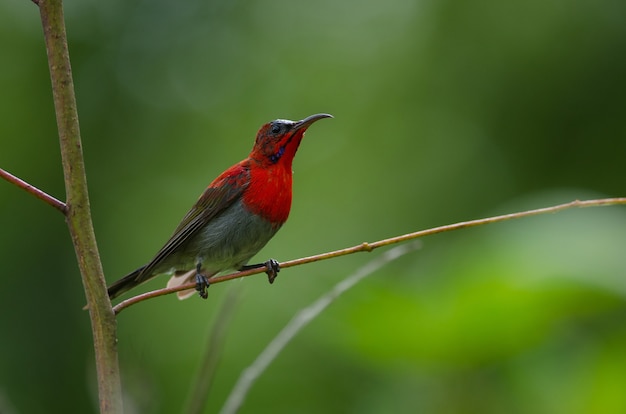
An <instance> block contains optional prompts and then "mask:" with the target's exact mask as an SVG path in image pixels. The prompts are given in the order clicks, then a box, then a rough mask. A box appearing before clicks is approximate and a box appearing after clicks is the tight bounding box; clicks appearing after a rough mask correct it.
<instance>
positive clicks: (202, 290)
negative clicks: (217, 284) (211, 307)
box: [196, 272, 211, 299]
mask: <svg viewBox="0 0 626 414" xmlns="http://www.w3.org/2000/svg"><path fill="white" fill-rule="evenodd" d="M209 286H211V283H209V278H208V277H206V276H205V275H203V274H202V273H200V272H198V273H196V290H197V291H198V295H200V297H201V298H202V299H206V298H208V297H209V294H208V293H207V291H206V290H207V288H208V287H209Z"/></svg>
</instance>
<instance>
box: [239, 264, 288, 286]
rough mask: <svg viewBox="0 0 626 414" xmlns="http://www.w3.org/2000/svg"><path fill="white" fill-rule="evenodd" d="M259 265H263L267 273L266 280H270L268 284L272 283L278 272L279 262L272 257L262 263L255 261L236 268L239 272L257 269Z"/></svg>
mask: <svg viewBox="0 0 626 414" xmlns="http://www.w3.org/2000/svg"><path fill="white" fill-rule="evenodd" d="M260 267H265V273H267V280H268V281H269V282H270V284H272V283H274V279H276V276H278V272H280V263H278V262H277V261H276V260H274V259H270V260H268V261H267V262H264V263H257V264H253V265H243V266H241V267H240V268H239V269H238V270H239V271H240V272H241V271H243V270H250V269H258V268H260Z"/></svg>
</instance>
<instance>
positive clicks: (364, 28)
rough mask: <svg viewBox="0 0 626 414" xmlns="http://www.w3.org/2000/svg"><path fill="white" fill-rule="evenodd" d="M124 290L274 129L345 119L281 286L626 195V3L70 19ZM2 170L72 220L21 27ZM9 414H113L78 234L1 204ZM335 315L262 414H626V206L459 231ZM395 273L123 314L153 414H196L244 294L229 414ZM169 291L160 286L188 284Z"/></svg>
mask: <svg viewBox="0 0 626 414" xmlns="http://www.w3.org/2000/svg"><path fill="white" fill-rule="evenodd" d="M65 7H66V20H67V30H68V34H69V40H70V53H71V58H72V63H73V73H74V78H75V86H76V92H77V98H78V105H79V115H80V122H81V129H82V137H83V143H84V152H85V158H86V166H87V172H88V180H89V184H90V194H91V201H92V209H93V217H94V223H95V231H96V235H97V237H98V243H99V247H100V253H101V256H102V260H103V265H104V269H105V272H106V277H107V280H108V281H109V282H111V281H114V280H116V279H117V278H119V277H121V276H123V275H124V274H126V273H127V272H129V271H130V270H133V269H134V268H136V267H137V266H139V265H141V264H143V263H144V262H146V261H147V260H148V259H150V258H151V256H152V255H153V254H154V253H155V252H156V250H157V249H158V248H159V247H160V246H161V245H162V243H163V242H164V241H165V240H166V239H167V238H168V237H169V235H170V234H171V232H172V230H173V229H174V227H175V226H176V224H177V223H178V220H179V219H180V218H181V217H182V216H183V215H184V214H185V212H186V211H187V209H188V208H189V207H190V206H191V204H192V203H193V202H194V201H195V199H196V197H197V196H198V195H199V194H200V192H201V191H202V190H203V188H204V186H205V185H206V184H207V183H208V182H209V181H210V180H212V179H213V178H214V177H215V176H216V175H217V174H218V173H220V172H221V171H222V170H224V169H225V168H227V167H228V166H230V165H231V164H233V163H234V162H237V161H239V160H240V159H242V158H244V157H245V156H246V154H247V153H248V151H249V150H250V148H251V146H252V142H253V139H254V134H255V132H256V130H257V129H258V127H259V126H260V125H261V124H263V123H265V122H267V121H269V120H272V119H275V118H288V119H300V118H302V117H304V116H307V115H310V114H312V113H316V112H328V113H331V114H333V115H334V116H335V118H334V119H332V120H324V121H322V122H319V123H316V124H315V125H314V126H313V127H312V128H311V129H310V130H309V133H308V134H307V137H306V139H305V141H304V142H303V143H302V145H301V148H300V151H299V153H298V156H297V157H296V160H295V162H294V169H295V176H294V180H295V185H294V203H293V208H292V214H291V218H290V221H289V222H288V223H287V224H286V225H285V226H284V227H283V229H282V230H281V231H280V232H279V233H278V235H277V236H276V237H275V239H274V240H272V241H271V242H270V243H269V245H268V246H267V247H266V248H265V249H264V250H263V251H262V252H261V253H260V254H259V257H258V259H259V260H266V259H267V258H269V257H273V258H276V259H278V260H280V261H285V260H289V259H294V258H298V257H302V256H307V255H312V254H316V253H321V252H324V251H328V250H332V249H336V248H342V247H347V246H351V245H355V244H358V243H361V242H363V241H375V240H377V239H381V238H386V237H391V236H394V235H399V234H402V233H406V232H412V231H416V230H420V229H426V228H429V227H433V226H437V225H443V224H449V223H454V222H457V221H462V220H469V219H475V218H481V217H487V216H490V215H494V214H501V213H507V212H514V211H520V210H524V209H527V208H536V207H542V206H548V205H551V204H554V203H558V202H564V201H570V200H573V199H576V198H579V199H585V198H593V197H607V196H620V195H621V196H624V195H626V184H625V183H626V180H625V178H626V126H625V125H626V122H625V120H626V118H625V117H624V114H625V113H626V24H624V16H625V15H626V3H625V2H624V1H623V0H578V1H560V0H530V1H529V0H525V1H521V0H515V1H499V0H477V1H472V2H467V1H462V0H424V1H407V0H389V1H386V2H378V1H371V0H365V1H354V0H346V1H329V0H321V1H317V2H301V1H295V2H293V1H284V0H283V1H281V0H267V1H260V2H254V1H211V0H185V1H179V2H167V1H161V0H156V1H155V0H152V1H144V0H139V1H93V0H91V1H66V5H65ZM0 49H1V50H2V56H1V57H0V59H1V61H2V64H1V65H0V90H1V91H2V93H1V97H0V142H1V145H0V166H1V167H2V168H4V169H6V170H8V171H10V172H12V173H14V174H16V175H18V176H20V177H22V178H23V179H25V180H27V181H29V182H30V183H32V184H34V185H37V186H39V187H41V188H42V189H44V190H45V191H47V192H49V193H51V194H53V195H55V196H57V197H59V198H61V199H63V198H64V187H63V182H62V170H61V163H60V154H59V149H58V139H57V138H56V125H55V118H54V112H53V104H52V98H51V91H50V81H49V74H48V68H47V62H46V56H45V49H44V43H43V37H42V32H41V24H40V21H39V15H38V10H37V8H36V6H35V5H34V4H33V3H31V2H29V1H27V0H19V1H15V0H14V1H3V2H1V3H0ZM0 235H1V236H0V265H1V270H0V275H1V276H0V309H1V312H0V412H3V413H5V412H6V413H11V412H13V413H68V412H76V413H78V412H80V413H88V412H95V411H97V402H96V398H97V397H96V393H95V382H94V378H95V373H94V364H93V350H92V344H91V331H90V326H89V320H88V315H87V313H86V312H84V311H82V310H81V307H82V306H83V304H84V294H83V291H82V286H81V282H80V277H79V274H78V271H77V266H76V259H75V256H74V253H73V249H72V246H71V243H70V239H69V237H68V234H67V230H66V227H65V223H64V221H63V218H62V217H61V216H60V214H59V213H58V212H57V211H55V210H53V209H52V208H50V207H48V206H46V205H44V204H43V203H41V202H40V201H38V200H35V199H34V198H33V197H31V196H29V195H27V194H26V193H24V192H23V191H21V190H18V189H17V188H15V187H14V186H12V185H10V184H8V183H6V182H0ZM423 242H424V245H423V248H422V249H421V250H419V251H417V252H415V253H412V254H410V255H408V256H404V257H402V258H401V259H399V260H397V261H395V262H393V263H391V264H389V265H388V266H387V267H385V268H384V269H383V270H381V271H379V272H377V273H376V274H375V275H372V276H371V277H370V278H368V279H366V280H365V281H363V282H362V283H361V284H359V285H357V286H356V287H355V288H353V289H352V290H350V291H349V292H348V293H347V294H345V295H344V296H343V297H341V298H340V299H339V300H337V301H336V302H335V303H334V304H332V305H331V306H330V307H329V308H328V309H327V310H326V311H325V312H324V313H323V314H322V315H321V316H320V317H319V318H317V319H316V320H314V321H313V323H312V324H311V325H309V326H308V327H307V328H306V329H305V330H304V331H303V332H302V333H301V334H300V335H298V336H297V337H296V338H295V340H294V341H293V342H292V343H290V344H289V346H288V347H287V348H286V349H285V351H284V352H283V353H281V354H280V356H279V357H278V359H277V360H276V361H275V363H274V364H273V365H271V366H270V368H269V370H268V371H267V372H266V373H265V374H264V375H263V376H262V377H261V378H260V379H259V381H258V383H256V384H255V386H254V387H253V388H252V390H251V393H250V395H249V397H248V399H247V400H246V402H245V405H244V406H243V408H242V410H241V412H242V413H266V412H267V413H269V412H271V413H294V412H297V413H319V412H327V413H357V412H358V413H382V412H398V413H413V412H426V413H502V412H508V413H535V414H536V413H551V414H552V413H567V414H572V413H624V412H626V392H624V390H625V389H626V297H625V295H626V209H625V208H624V207H608V208H593V209H582V210H581V209H578V210H574V211H567V212H563V213H560V214H556V215H549V216H542V217H535V218H529V219H524V220H519V221H516V222H509V223H504V224H497V225H490V226H486V227H481V228H474V229H467V230H462V231H457V232H454V233H448V234H442V235H439V236H436V237H429V238H426V239H424V240H423ZM381 253H382V252H380V251H376V252H373V253H371V254H369V255H367V254H358V255H353V256H350V257H344V258H340V259H335V260H330V261H326V262H321V263H316V264H311V265H307V266H302V267H297V268H292V269H289V270H285V271H284V272H282V273H281V275H280V277H279V278H278V280H277V282H276V283H275V284H274V285H273V286H270V285H268V284H267V281H266V280H265V278H264V277H262V276H259V277H253V278H247V279H245V280H241V281H234V282H230V283H228V284H221V285H216V286H214V287H213V288H211V290H210V295H209V300H207V301H201V300H198V299H193V300H189V301H185V302H179V301H177V300H175V299H174V298H173V297H165V298H159V299H155V300H152V301H149V302H146V303H143V304H141V305H138V306H136V307H134V308H131V309H128V310H127V311H125V312H124V313H122V314H121V315H120V317H119V350H120V360H121V367H122V370H123V381H124V388H125V391H126V394H127V399H128V401H127V404H126V408H127V411H128V412H130V413H134V412H136V413H175V412H181V410H182V407H183V406H184V403H185V400H186V398H187V395H188V392H189V390H190V389H191V387H192V384H193V381H194V378H195V376H196V374H197V370H198V367H199V364H200V361H201V360H202V357H203V355H204V353H205V351H206V348H207V346H208V345H207V338H208V335H209V331H210V328H211V326H212V324H213V323H214V321H215V320H216V317H219V316H220V315H219V309H220V306H221V304H222V303H223V302H224V300H225V298H226V297H227V296H228V295H229V293H228V292H229V291H234V292H236V296H237V297H238V298H239V299H238V301H237V306H236V309H235V310H234V314H232V315H231V316H232V322H231V323H230V325H229V327H228V334H227V337H226V338H225V342H224V345H223V346H224V349H223V355H222V359H221V361H220V365H219V368H218V371H217V373H216V379H215V385H214V388H213V389H212V391H211V394H210V395H209V398H208V403H207V406H206V409H205V412H206V413H215V412H217V411H218V410H219V408H220V407H221V405H222V403H223V402H224V400H225V399H226V396H227V395H228V393H229V391H230V390H231V389H232V387H233V384H234V383H235V381H236V379H237V378H238V376H239V375H240V374H241V373H242V371H243V370H244V369H245V367H247V366H248V365H249V364H250V363H251V362H252V361H253V359H254V358H255V357H256V356H257V355H258V354H259V352H260V351H261V350H262V349H263V348H264V347H265V345H266V344H267V343H268V342H269V341H270V340H271V339H272V338H273V337H274V336H275V335H276V334H277V332H278V331H279V330H280V328H281V327H282V326H284V325H285V324H286V323H287V322H288V321H289V320H290V318H291V317H292V316H293V315H294V314H295V313H296V312H297V311H298V310H299V309H302V308H303V307H305V306H307V305H309V304H310V303H311V302H313V301H314V300H315V299H316V298H317V297H319V296H320V295H322V294H323V293H324V292H327V291H328V290H329V289H330V288H331V287H332V286H333V285H334V284H335V283H337V282H339V281H340V280H342V279H344V278H346V277H347V276H348V275H349V274H351V273H352V272H354V271H355V270H356V269H358V268H359V267H361V266H362V265H364V264H365V263H366V262H368V261H369V260H371V259H372V258H373V257H375V256H377V255H380V254H381ZM165 279H166V278H159V279H157V280H155V281H153V282H152V283H150V284H149V285H146V286H145V289H149V288H157V287H160V286H162V285H163V284H164V283H165Z"/></svg>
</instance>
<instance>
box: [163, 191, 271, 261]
mask: <svg viewBox="0 0 626 414" xmlns="http://www.w3.org/2000/svg"><path fill="white" fill-rule="evenodd" d="M279 228H280V226H276V227H275V228H273V227H272V225H271V224H270V223H269V222H268V221H266V220H264V219H262V218H260V217H258V216H256V215H254V214H252V213H250V212H249V211H248V210H247V209H246V208H245V207H244V206H243V204H242V202H241V200H238V201H236V202H235V203H234V204H233V205H232V206H231V207H229V208H228V209H227V210H225V211H224V212H223V213H222V214H221V215H219V216H217V217H215V218H214V219H213V221H212V222H211V225H210V226H207V227H206V228H205V229H202V230H200V231H199V232H198V233H197V234H195V235H194V236H193V237H192V238H191V239H190V240H189V241H188V242H187V243H185V244H184V245H183V246H181V251H180V252H177V254H175V255H173V256H174V257H172V259H173V260H172V261H168V262H169V263H167V264H165V263H164V266H163V268H168V270H169V269H172V268H174V269H176V270H191V269H193V268H194V267H195V266H196V263H197V260H198V259H200V260H201V261H202V266H203V268H204V269H205V270H206V271H207V272H211V273H214V272H215V273H217V272H221V271H223V270H227V269H238V268H240V267H241V266H243V265H244V264H246V263H247V262H248V260H250V258H252V256H254V255H255V254H257V253H258V252H259V250H261V249H262V248H263V246H265V244H267V242H268V241H269V240H270V239H271V238H272V237H273V236H274V234H276V232H277V231H278V229H279ZM163 270H164V271H165V269H163Z"/></svg>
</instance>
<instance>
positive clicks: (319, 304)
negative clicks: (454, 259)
mask: <svg viewBox="0 0 626 414" xmlns="http://www.w3.org/2000/svg"><path fill="white" fill-rule="evenodd" d="M420 246H421V243H420V242H419V241H417V242H413V243H411V244H408V245H405V246H398V247H395V248H393V249H391V250H389V251H387V252H385V254H383V255H381V256H379V257H377V258H376V259H374V260H372V261H370V262H369V263H367V264H366V265H365V266H363V267H362V268H360V269H359V270H357V271H356V272H355V273H353V274H352V275H350V276H348V277H347V278H346V279H344V280H342V281H341V282H339V283H337V284H336V285H335V286H334V287H333V288H332V289H331V290H330V291H329V292H327V293H325V294H324V295H322V296H321V297H320V298H319V299H317V300H316V301H315V302H313V303H312V304H311V305H310V306H308V307H306V308H304V309H302V310H300V312H298V313H297V314H296V315H295V316H294V317H293V318H292V319H291V320H290V321H289V322H288V323H287V325H285V327H284V328H283V329H282V330H281V331H280V332H279V333H278V335H276V337H275V338H274V339H273V340H272V341H271V342H270V343H269V344H268V345H267V347H265V349H264V350H263V351H262V352H261V353H260V354H259V356H258V357H257V358H256V359H255V360H254V362H253V363H252V364H251V365H250V366H249V367H248V368H246V369H245V370H244V371H243V372H242V373H241V376H240V377H239V379H238V380H237V383H236V384H235V386H234V387H233V389H232V391H231V393H230V395H229V396H228V398H227V399H226V402H225V403H224V406H223V407H222V410H221V411H220V414H234V413H236V412H237V411H239V408H240V407H241V405H242V404H243V402H244V400H245V398H246V395H247V394H248V391H250V388H252V385H254V382H255V381H256V379H257V378H259V377H260V376H261V374H262V373H263V372H264V371H265V370H266V369H267V367H268V366H269V365H270V364H271V363H272V361H274V359H276V357H277V356H278V354H279V353H280V352H281V351H282V350H283V349H284V348H285V347H286V346H287V344H288V343H289V342H290V341H291V340H292V339H293V338H294V337H295V336H296V335H297V334H298V332H300V331H301V330H302V329H303V328H304V327H305V326H306V325H307V324H308V323H309V322H311V321H312V320H313V319H315V318H316V317H317V316H318V315H319V314H320V313H322V311H323V310H324V309H326V308H327V307H328V305H330V304H331V303H332V302H334V301H335V299H337V298H338V297H339V296H340V295H341V294H343V293H344V292H346V291H347V290H349V289H350V288H352V287H353V286H354V285H356V284H357V283H359V282H360V281H361V280H363V279H364V278H365V277H367V276H369V275H371V274H372V273H374V272H375V271H377V270H378V269H380V268H381V267H383V266H385V265H386V264H388V263H389V262H392V261H394V260H396V259H397V258H399V257H400V256H402V255H404V254H407V253H409V252H411V251H413V250H415V249H417V248H419V247H420Z"/></svg>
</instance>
